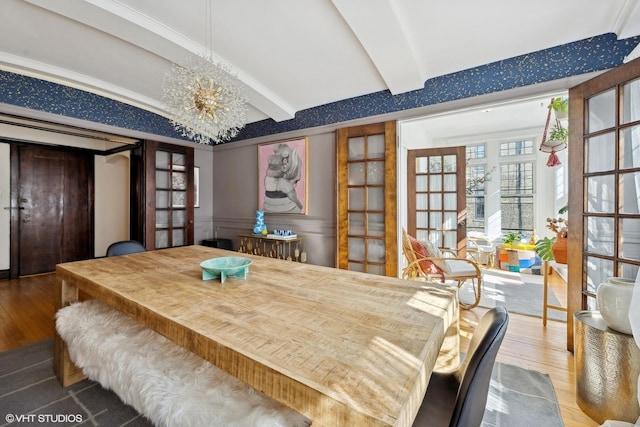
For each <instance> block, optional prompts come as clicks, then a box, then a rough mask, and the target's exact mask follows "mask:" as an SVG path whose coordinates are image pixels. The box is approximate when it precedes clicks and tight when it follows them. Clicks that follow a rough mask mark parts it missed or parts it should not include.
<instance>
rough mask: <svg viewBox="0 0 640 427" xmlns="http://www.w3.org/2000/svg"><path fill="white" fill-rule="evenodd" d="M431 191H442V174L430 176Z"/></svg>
mask: <svg viewBox="0 0 640 427" xmlns="http://www.w3.org/2000/svg"><path fill="white" fill-rule="evenodd" d="M429 191H442V175H431V176H430V177H429Z"/></svg>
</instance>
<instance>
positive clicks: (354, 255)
mask: <svg viewBox="0 0 640 427" xmlns="http://www.w3.org/2000/svg"><path fill="white" fill-rule="evenodd" d="M349 259H350V260H353V261H364V239H360V238H354V237H349Z"/></svg>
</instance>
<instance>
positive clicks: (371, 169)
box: [367, 162, 384, 185]
mask: <svg viewBox="0 0 640 427" xmlns="http://www.w3.org/2000/svg"><path fill="white" fill-rule="evenodd" d="M383 183H384V162H367V184H370V185H379V184H383Z"/></svg>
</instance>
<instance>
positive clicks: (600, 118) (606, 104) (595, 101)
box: [587, 89, 616, 133]
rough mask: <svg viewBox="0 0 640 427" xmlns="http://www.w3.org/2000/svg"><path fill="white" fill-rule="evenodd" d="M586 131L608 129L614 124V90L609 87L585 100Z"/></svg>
mask: <svg viewBox="0 0 640 427" xmlns="http://www.w3.org/2000/svg"><path fill="white" fill-rule="evenodd" d="M587 106H588V110H587V111H588V112H589V117H588V119H587V132H588V133H593V132H597V131H599V130H602V129H609V128H611V127H613V126H615V124H616V120H615V118H616V115H615V113H616V92H615V90H614V89H610V90H608V91H606V92H603V93H601V94H599V95H596V96H594V97H593V98H591V99H588V100H587Z"/></svg>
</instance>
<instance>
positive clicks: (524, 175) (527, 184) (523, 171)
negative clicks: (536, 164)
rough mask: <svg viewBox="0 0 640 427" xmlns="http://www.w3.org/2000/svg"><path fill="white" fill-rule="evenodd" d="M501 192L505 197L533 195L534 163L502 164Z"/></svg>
mask: <svg viewBox="0 0 640 427" xmlns="http://www.w3.org/2000/svg"><path fill="white" fill-rule="evenodd" d="M500 192H501V194H503V195H511V194H513V195H518V194H533V162H523V163H506V164H504V163H503V164H501V165H500Z"/></svg>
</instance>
